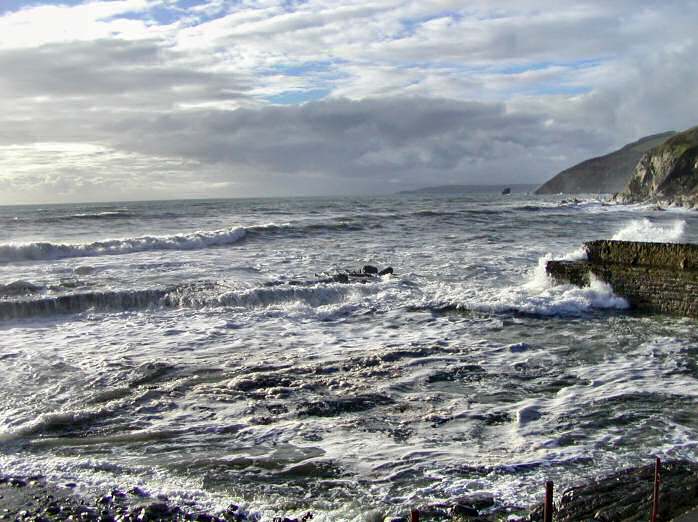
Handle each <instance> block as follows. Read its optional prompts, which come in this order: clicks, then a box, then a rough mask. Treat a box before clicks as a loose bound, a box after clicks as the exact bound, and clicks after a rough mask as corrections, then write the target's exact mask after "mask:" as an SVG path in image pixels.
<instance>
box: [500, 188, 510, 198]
mask: <svg viewBox="0 0 698 522" xmlns="http://www.w3.org/2000/svg"><path fill="white" fill-rule="evenodd" d="M509 194H511V189H510V188H509V187H507V188H505V189H504V190H502V196H508V195H509Z"/></svg>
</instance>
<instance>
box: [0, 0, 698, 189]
mask: <svg viewBox="0 0 698 522" xmlns="http://www.w3.org/2000/svg"><path fill="white" fill-rule="evenodd" d="M51 3H54V2H51ZM697 17H698V5H697V4H696V2H692V1H689V2H686V1H678V0H668V1H666V2H662V3H661V4H658V3H656V2H653V1H650V0H646V1H632V2H631V1H630V0H618V1H617V2H601V1H592V0H586V1H581V2H579V1H577V2H572V1H571V0H570V1H553V0H516V1H513V0H511V1H502V2H497V3H496V5H495V4H494V3H492V2H488V1H485V0H474V1H472V2H468V3H464V2H462V1H461V0H458V1H456V0H421V1H418V0H402V1H400V0H373V1H369V0H346V1H342V2H337V1H334V0H332V1H330V0H309V1H307V2H282V1H281V0H249V1H242V2H236V3H230V2H225V1H223V0H210V1H208V2H205V3H203V4H201V5H198V6H196V7H195V8H189V9H185V8H181V7H178V3H177V2H176V1H175V0H113V1H106V0H92V1H89V2H85V3H82V4H78V5H73V6H65V5H58V4H55V3H54V5H48V4H47V5H38V6H34V7H28V8H24V9H21V10H18V11H15V12H10V13H6V14H4V15H3V16H0V70H2V75H0V147H4V149H3V154H4V155H5V156H4V158H3V159H2V161H3V163H2V165H0V167H2V168H3V169H4V170H0V176H2V179H3V180H5V182H6V183H8V185H7V187H9V188H7V190H6V191H4V194H3V197H4V198H5V200H4V201H5V202H11V201H12V200H13V198H15V199H16V198H17V197H19V195H21V196H22V198H24V199H28V200H30V199H31V194H32V190H34V191H35V192H36V194H42V193H45V194H47V195H48V194H50V193H52V192H51V191H53V193H55V194H57V195H58V196H57V197H58V198H62V199H71V198H74V197H77V194H89V197H94V198H98V199H103V197H102V196H100V194H103V195H104V196H105V197H106V196H107V195H108V194H110V193H111V192H110V191H111V190H112V187H113V186H118V188H119V190H121V192H122V193H123V197H126V196H128V194H133V197H139V194H142V193H143V191H144V190H151V192H152V191H153V190H154V191H155V192H154V193H155V194H156V195H157V194H160V195H165V194H166V195H168V197H174V196H176V195H177V194H182V195H184V194H185V193H186V191H187V186H192V185H193V184H194V183H195V182H196V183H199V182H200V181H201V180H204V183H203V184H202V185H200V186H202V187H206V186H211V187H214V186H215V187H219V188H220V187H227V188H226V189H225V190H230V192H229V193H227V194H228V195H243V194H245V193H249V194H253V193H254V194H260V193H268V192H269V191H271V190H274V191H277V192H278V191H281V192H283V191H289V192H291V191H294V190H297V187H298V186H299V185H300V186H303V185H302V184H299V183H297V182H294V181H293V180H298V179H307V180H308V183H309V184H306V185H305V186H306V187H310V186H311V185H312V187H311V189H310V190H312V191H314V192H316V193H321V192H331V191H333V190H346V191H350V190H351V191H357V190H363V189H366V190H368V187H369V186H370V180H371V179H381V180H388V179H390V180H396V179H398V180H402V182H403V183H405V184H407V185H419V184H429V183H442V182H467V181H472V182H481V181H482V180H487V179H495V178H496V179H497V181H500V180H501V181H502V182H506V181H508V180H509V181H524V180H525V179H530V180H533V181H542V180H543V179H544V178H546V177H547V176H550V175H552V174H554V173H555V169H559V168H562V167H565V166H568V165H569V164H570V163H572V162H574V161H576V160H580V159H583V158H584V157H585V156H588V155H591V154H596V153H601V152H605V151H607V150H609V149H610V148H611V147H613V146H618V145H621V144H622V143H624V142H625V141H629V140H630V139H636V138H638V137H640V136H642V135H645V134H649V133H651V132H658V131H662V130H666V129H669V128H674V129H681V128H684V127H688V126H691V125H694V124H695V123H696V121H695V119H696V115H698V102H697V101H696V99H695V96H693V95H692V89H691V88H690V86H692V85H695V84H696V83H697V82H698V71H696V69H695V67H694V66H693V62H694V57H695V55H696V51H697V50H698V43H697V41H696V37H695V35H694V33H695V28H694V21H695V19H696V18H697ZM318 97H319V98H323V97H324V98H325V100H324V101H322V102H314V103H310V104H308V105H306V106H304V107H298V106H294V104H295V105H297V104H299V103H302V102H303V101H304V100H310V99H313V100H314V99H316V98H318ZM349 100H352V101H349ZM278 104H290V105H291V106H289V107H278V106H275V105H278ZM461 120H462V121H461ZM51 142H53V143H68V144H74V143H79V144H86V146H87V147H98V148H100V147H101V148H102V149H100V151H101V152H94V151H92V152H86V151H84V150H83V151H81V152H80V153H79V154H74V153H72V152H70V151H69V150H68V149H61V150H53V149H47V148H46V143H51ZM37 143H39V144H40V146H39V148H40V150H41V152H37V151H36V150H35V149H33V148H32V147H36V146H37V145H36V144H37ZM70 146H71V147H72V146H73V145H70ZM12 147H15V148H14V149H13V148H12ZM54 148H55V147H54ZM52 157H54V158H55V161H56V162H57V165H58V166H59V168H58V167H57V168H55V169H53V170H51V168H50V165H51V161H53V160H49V159H47V158H52ZM120 163H123V164H124V165H130V166H131V167H132V168H131V167H130V172H131V174H129V175H128V176H127V175H125V174H123V173H122V172H119V168H118V165H119V164H120ZM89 165H93V167H94V168H93V169H90V168H89ZM164 180H168V181H164ZM10 181H11V183H10ZM168 183H169V184H168ZM114 184H115V185H114ZM207 184H208V185H207ZM58 185H60V186H61V187H62V188H61V190H60V191H57V189H56V187H57V186H58ZM87 186H89V187H90V189H89V190H85V187H87ZM29 187H33V188H31V189H30V188H29ZM42 187H43V188H42ZM46 187H52V189H51V190H48V189H46ZM100 187H102V188H100ZM148 187H150V189H148ZM153 187H155V188H153ZM204 190H205V189H204ZM42 191H43V192H42ZM100 191H101V192H100ZM47 197H48V196H47ZM85 197H88V196H85ZM37 198H38V196H37Z"/></svg>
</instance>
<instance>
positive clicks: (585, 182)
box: [535, 131, 674, 194]
mask: <svg viewBox="0 0 698 522" xmlns="http://www.w3.org/2000/svg"><path fill="white" fill-rule="evenodd" d="M673 135H674V132H673V131H672V132H664V133H662V134H655V135H652V136H647V137H645V138H642V139H640V140H638V141H636V142H633V143H630V144H628V145H625V146H624V147H623V148H621V149H618V150H616V151H614V152H611V153H610V154H606V155H605V156H599V157H596V158H591V159H588V160H586V161H583V162H582V163H579V164H577V165H575V166H573V167H570V168H568V169H566V170H563V171H562V172H560V173H559V174H557V175H556V176H555V177H553V178H551V179H550V180H548V181H547V182H546V183H544V184H543V185H541V186H540V187H539V188H538V189H537V190H536V192H535V193H536V194H559V193H560V192H563V193H567V194H583V193H586V194H598V193H608V194H612V193H615V192H618V191H620V190H623V188H624V187H625V185H626V183H627V182H628V179H629V178H630V176H632V174H633V168H634V167H635V165H636V164H637V162H638V161H639V160H640V158H641V157H642V155H643V154H645V153H646V152H647V151H649V150H651V149H652V148H654V147H656V146H657V145H661V144H662V143H664V142H665V141H666V140H667V138H669V137H671V136H673Z"/></svg>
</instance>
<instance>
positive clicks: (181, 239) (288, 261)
mask: <svg viewBox="0 0 698 522" xmlns="http://www.w3.org/2000/svg"><path fill="white" fill-rule="evenodd" d="M560 199H561V198H556V197H537V196H530V195H521V194H519V195H516V194H515V195H512V196H506V197H505V196H500V195H488V194H474V195H467V194H462V195H458V194H455V195H452V196H438V197H437V196H428V195H418V196H417V195H398V196H392V197H382V198H378V197H374V198H336V199H329V198H315V199H248V200H206V201H178V202H143V203H130V202H129V203H113V204H92V205H56V206H25V207H21V206H15V207H2V208H0V376H1V377H0V385H1V387H2V394H0V470H2V472H3V473H18V474H20V473H43V474H46V475H47V476H49V477H50V478H52V479H53V480H56V481H59V482H77V483H78V484H79V485H80V491H81V492H83V493H85V494H91V493H93V492H97V491H104V490H105V489H106V488H111V487H119V488H129V487H132V486H134V485H138V486H140V487H142V488H144V489H146V490H148V491H149V492H151V493H152V494H165V495H167V496H169V498H170V499H172V500H173V501H176V502H179V503H190V504H191V505H193V506H195V507H200V508H202V509H217V508H223V507H225V506H227V505H228V504H229V503H231V502H234V503H236V504H240V505H242V506H243V507H244V509H245V510H246V511H247V512H248V513H250V514H253V515H254V516H256V517H257V518H258V519H260V520H271V519H272V518H273V517H274V516H278V515H281V514H285V515H294V514H300V513H303V512H306V511H313V512H314V513H316V517H315V519H314V520H318V521H325V520H326V521H330V520H332V521H336V520H357V521H359V520H364V516H365V515H366V513H369V512H372V511H373V510H376V509H377V510H381V511H382V512H383V513H386V514H389V513H390V514H396V513H405V511H406V510H407V509H408V508H409V507H410V506H419V505H426V504H429V503H432V502H438V501H441V500H445V499H449V498H454V497H458V496H463V495H470V494H474V493H483V492H484V493H488V494H492V495H493V496H494V497H495V499H496V507H499V508H516V507H520V506H526V505H528V504H529V503H531V502H533V501H536V500H539V499H540V497H541V494H542V490H543V488H542V484H543V482H544V481H545V480H546V479H551V480H554V481H555V482H556V484H557V485H558V487H561V488H562V487H565V486H567V485H571V484H574V483H577V482H578V481H580V480H584V479H585V478H588V477H595V476H601V475H605V474H606V473H608V472H610V471H613V470H617V469H620V468H623V467H626V466H632V465H638V464H644V463H648V462H651V461H652V459H653V457H654V455H660V456H663V457H665V458H686V459H691V460H696V459H698V446H697V444H698V442H697V433H698V408H696V406H697V405H698V380H697V379H698V329H697V328H696V326H697V324H696V321H695V320H691V319H687V318H677V317H668V316H650V315H643V314H639V313H636V312H633V311H630V310H628V309H627V303H625V301H624V300H623V299H622V298H620V297H618V296H615V295H614V294H613V292H612V290H611V289H610V288H609V287H607V286H606V285H604V284H603V283H600V282H596V283H594V284H593V285H592V287H590V288H586V289H580V288H575V287H572V286H568V285H554V284H553V283H552V282H551V281H549V280H548V278H547V277H546V276H545V273H544V270H543V269H542V267H543V262H544V260H545V259H548V258H551V257H553V258H561V257H566V258H570V259H573V258H579V257H581V256H583V255H584V254H583V252H582V251H581V250H580V247H581V245H582V242H583V241H586V240H593V239H600V238H609V237H615V238H618V239H630V240H645V241H685V242H695V241H698V213H696V212H690V211H681V210H671V209H670V210H669V211H665V212H657V211H655V210H654V209H652V208H651V207H641V206H636V207H627V206H613V205H607V204H605V203H603V202H602V201H598V200H594V199H589V200H584V201H581V202H579V203H570V202H565V201H561V200H560ZM365 264H372V265H375V266H377V267H379V268H384V267H386V266H392V267H393V268H394V272H395V273H394V274H393V275H387V276H383V277H377V278H372V279H365V280H360V279H352V280H351V281H350V282H349V283H341V282H334V281H328V274H333V273H337V272H339V271H344V270H353V269H360V268H361V267H362V266H363V265H365Z"/></svg>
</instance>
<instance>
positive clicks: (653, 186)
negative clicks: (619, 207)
mask: <svg viewBox="0 0 698 522" xmlns="http://www.w3.org/2000/svg"><path fill="white" fill-rule="evenodd" d="M614 199H615V200H616V201H618V202H620V203H641V202H657V203H661V204H676V205H682V206H688V207H696V206H698V127H693V128H691V129H688V130H687V131H684V132H681V133H679V134H676V135H675V136H673V137H671V138H670V139H668V140H667V141H666V142H665V143H663V144H662V145H659V146H658V147H655V148H654V149H652V150H650V151H649V152H647V153H646V154H645V155H644V156H643V157H642V158H641V159H640V161H639V163H638V164H637V166H636V167H635V171H634V173H633V175H632V177H631V178H630V180H629V181H628V184H627V185H626V187H625V189H624V190H623V192H621V193H620V194H617V195H616V196H615V198H614Z"/></svg>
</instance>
